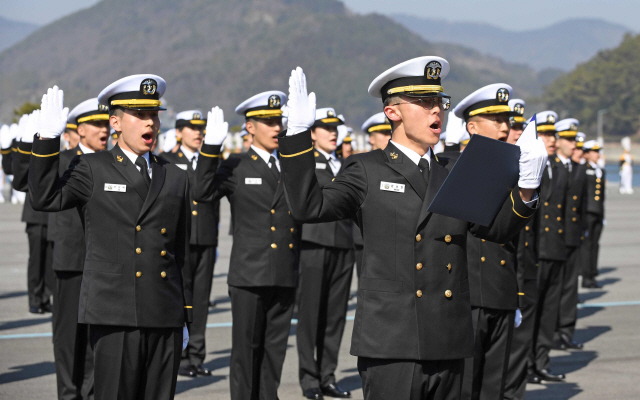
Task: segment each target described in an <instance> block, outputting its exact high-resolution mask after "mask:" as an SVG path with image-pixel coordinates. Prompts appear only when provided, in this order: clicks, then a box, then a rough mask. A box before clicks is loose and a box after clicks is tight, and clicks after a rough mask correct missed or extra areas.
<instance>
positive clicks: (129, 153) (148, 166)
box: [120, 147, 153, 178]
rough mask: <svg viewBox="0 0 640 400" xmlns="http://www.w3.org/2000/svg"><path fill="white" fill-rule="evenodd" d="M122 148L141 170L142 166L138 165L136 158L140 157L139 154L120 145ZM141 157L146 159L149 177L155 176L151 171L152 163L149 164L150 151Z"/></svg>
mask: <svg viewBox="0 0 640 400" xmlns="http://www.w3.org/2000/svg"><path fill="white" fill-rule="evenodd" d="M120 150H122V152H123V153H124V155H125V156H127V158H128V159H129V160H131V162H132V163H133V166H134V167H136V169H137V170H138V172H140V167H139V166H137V165H136V160H137V159H138V155H137V154H135V153H133V152H131V151H129V150H125V149H123V148H122V147H120ZM141 157H142V158H144V160H145V161H146V162H147V171H148V172H149V178H153V174H152V172H151V164H149V153H148V152H147V153H144V154H143V155H142V156H141Z"/></svg>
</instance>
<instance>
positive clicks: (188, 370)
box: [178, 365, 198, 378]
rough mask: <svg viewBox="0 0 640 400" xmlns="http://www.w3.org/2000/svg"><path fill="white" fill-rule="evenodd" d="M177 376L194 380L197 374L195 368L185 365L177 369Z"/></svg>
mask: <svg viewBox="0 0 640 400" xmlns="http://www.w3.org/2000/svg"><path fill="white" fill-rule="evenodd" d="M178 375H180V376H188V377H190V378H195V377H196V376H198V372H197V371H196V368H195V367H194V366H193V365H187V366H185V367H180V368H179V369H178Z"/></svg>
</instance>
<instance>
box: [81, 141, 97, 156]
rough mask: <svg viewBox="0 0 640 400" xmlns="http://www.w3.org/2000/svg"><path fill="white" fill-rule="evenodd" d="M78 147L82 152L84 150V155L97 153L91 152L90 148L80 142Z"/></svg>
mask: <svg viewBox="0 0 640 400" xmlns="http://www.w3.org/2000/svg"><path fill="white" fill-rule="evenodd" d="M78 147H80V150H82V153H83V154H91V153H95V151H93V150H91V149H90V148H88V147H87V146H85V145H83V144H82V143H80V142H78Z"/></svg>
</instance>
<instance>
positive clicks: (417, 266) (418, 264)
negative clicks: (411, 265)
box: [416, 263, 422, 271]
mask: <svg viewBox="0 0 640 400" xmlns="http://www.w3.org/2000/svg"><path fill="white" fill-rule="evenodd" d="M416 269H417V270H418V271H420V270H421V269H422V263H417V264H416Z"/></svg>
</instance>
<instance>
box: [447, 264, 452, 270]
mask: <svg viewBox="0 0 640 400" xmlns="http://www.w3.org/2000/svg"><path fill="white" fill-rule="evenodd" d="M447 270H449V271H451V263H449V264H447Z"/></svg>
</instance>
